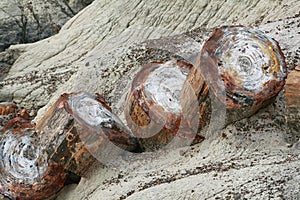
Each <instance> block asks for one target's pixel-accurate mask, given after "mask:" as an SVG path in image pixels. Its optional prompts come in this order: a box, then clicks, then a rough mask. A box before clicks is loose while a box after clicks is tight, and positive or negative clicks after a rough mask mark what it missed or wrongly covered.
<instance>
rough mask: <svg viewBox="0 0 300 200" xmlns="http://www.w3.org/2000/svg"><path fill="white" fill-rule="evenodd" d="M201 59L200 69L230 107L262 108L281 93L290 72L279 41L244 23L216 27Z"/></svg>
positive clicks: (201, 54)
mask: <svg viewBox="0 0 300 200" xmlns="http://www.w3.org/2000/svg"><path fill="white" fill-rule="evenodd" d="M199 61H200V62H199V63H198V66H197V67H198V70H200V71H201V73H202V75H203V77H204V78H205V81H206V82H207V84H209V87H210V88H211V90H212V92H213V93H214V94H215V96H216V97H217V98H218V99H219V100H220V101H221V102H223V103H224V105H226V107H227V108H245V107H251V106H258V107H259V106H260V105H261V104H263V102H265V101H267V100H269V99H271V98H272V97H274V96H276V95H277V94H278V92H279V91H280V90H281V89H282V87H283V85H284V82H285V78H286V74H287V72H286V64H285V59H284V56H283V53H282V51H281V49H280V47H279V45H278V43H277V42H276V41H275V40H274V39H272V38H269V37H267V36H266V35H264V34H263V33H262V32H261V31H258V30H253V29H250V28H245V27H242V26H225V27H221V28H218V29H216V30H215V31H214V32H213V34H212V36H211V37H210V38H209V39H208V40H207V41H206V42H205V44H204V46H203V48H202V50H201V53H200V59H199Z"/></svg>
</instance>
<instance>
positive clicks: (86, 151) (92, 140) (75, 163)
mask: <svg viewBox="0 0 300 200" xmlns="http://www.w3.org/2000/svg"><path fill="white" fill-rule="evenodd" d="M36 129H37V130H38V131H40V132H41V133H40V134H41V143H42V144H43V146H44V149H45V151H46V153H47V155H48V157H49V158H50V159H51V160H53V161H55V162H56V163H58V164H59V165H60V166H63V167H64V168H65V169H66V170H68V171H71V172H73V173H75V174H77V175H79V176H85V175H86V173H87V172H88V169H89V166H90V165H91V164H92V163H94V162H95V161H96V159H98V160H100V159H101V158H99V151H102V152H103V151H109V149H105V147H107V146H109V145H110V144H111V143H113V144H115V145H116V146H118V148H121V149H124V150H128V151H133V150H134V149H135V148H137V142H136V140H135V139H134V138H133V137H132V136H131V135H129V134H128V131H125V126H124V125H123V124H122V123H121V122H120V120H119V119H118V118H117V117H116V116H115V115H114V114H113V113H112V112H111V110H110V108H109V107H108V106H107V105H106V104H105V102H104V100H103V98H102V97H101V96H100V95H97V94H96V95H90V94H87V93H83V92H80V93H71V94H63V95H61V97H60V98H59V99H58V100H57V101H56V103H55V104H54V105H53V106H52V107H51V108H50V109H49V110H48V111H47V112H46V114H45V115H44V116H43V118H42V119H41V120H40V121H39V122H38V124H37V126H36ZM116 148H117V147H116ZM100 153H101V152H100ZM106 153H108V154H109V153H110V152H106ZM95 157H96V158H95ZM111 159H113V158H111ZM100 161H102V160H100Z"/></svg>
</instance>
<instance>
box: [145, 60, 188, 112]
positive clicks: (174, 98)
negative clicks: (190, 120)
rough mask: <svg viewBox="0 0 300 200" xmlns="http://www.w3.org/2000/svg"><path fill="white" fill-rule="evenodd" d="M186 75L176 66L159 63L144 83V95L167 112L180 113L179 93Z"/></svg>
mask: <svg viewBox="0 0 300 200" xmlns="http://www.w3.org/2000/svg"><path fill="white" fill-rule="evenodd" d="M186 76H187V75H186V74H184V73H183V72H182V71H181V70H180V68H179V67H178V66H176V67H174V66H169V65H168V63H166V64H165V65H160V67H159V68H157V69H156V70H155V71H154V72H152V73H151V74H150V75H149V77H148V79H147V81H146V83H145V89H144V93H145V97H146V98H147V99H150V100H153V101H154V102H155V103H156V104H158V105H160V106H162V107H163V108H164V109H165V110H166V111H168V112H175V113H180V112H181V105H180V93H181V89H182V87H183V84H184V82H185V79H186Z"/></svg>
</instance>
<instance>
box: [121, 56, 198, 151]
mask: <svg viewBox="0 0 300 200" xmlns="http://www.w3.org/2000/svg"><path fill="white" fill-rule="evenodd" d="M191 68H192V65H191V64H189V63H186V62H184V61H180V60H177V61H176V60H172V61H168V62H165V63H150V64H148V65H145V66H144V67H143V68H142V69H141V70H140V72H139V73H138V74H137V75H136V77H135V79H134V80H133V83H132V87H131V91H130V92H129V95H128V97H127V106H126V110H125V114H126V120H127V124H128V126H129V127H130V129H131V130H132V132H133V134H134V135H135V136H136V137H138V139H139V142H140V144H141V146H142V148H143V149H144V150H146V151H153V150H157V149H160V148H164V147H166V146H167V145H169V144H171V143H172V141H173V139H174V138H175V137H176V138H177V139H178V138H184V139H190V140H194V139H196V140H198V141H201V140H203V138H202V137H200V136H198V135H196V133H197V132H196V131H195V130H193V128H194V127H193V122H192V120H191V119H190V118H189V119H188V117H190V116H187V113H186V112H184V111H185V110H184V109H185V108H183V107H182V104H184V102H183V101H181V98H182V96H181V91H182V87H183V85H184V82H185V80H186V76H187V74H188V73H189V72H190V69H191ZM186 95H188V94H186Z"/></svg>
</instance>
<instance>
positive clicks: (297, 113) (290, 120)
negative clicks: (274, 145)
mask: <svg viewBox="0 0 300 200" xmlns="http://www.w3.org/2000/svg"><path fill="white" fill-rule="evenodd" d="M285 98H286V121H287V128H288V130H287V133H288V135H287V136H288V137H287V139H288V141H290V142H297V141H299V139H300V66H299V65H298V66H297V67H296V69H295V70H294V71H292V72H291V73H290V74H289V76H288V79H287V81H286V88H285Z"/></svg>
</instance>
